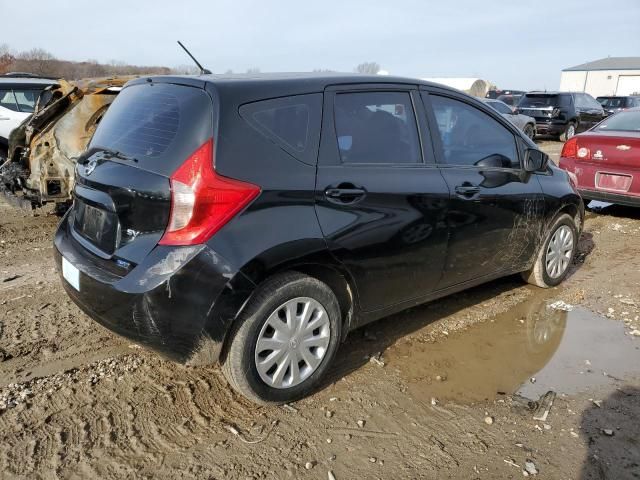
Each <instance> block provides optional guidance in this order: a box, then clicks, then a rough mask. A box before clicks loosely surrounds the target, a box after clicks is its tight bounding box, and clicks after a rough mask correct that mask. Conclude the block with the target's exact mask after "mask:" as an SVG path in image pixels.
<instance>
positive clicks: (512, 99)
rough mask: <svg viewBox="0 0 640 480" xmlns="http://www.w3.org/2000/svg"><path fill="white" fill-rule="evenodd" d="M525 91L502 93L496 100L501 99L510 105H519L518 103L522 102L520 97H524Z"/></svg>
mask: <svg viewBox="0 0 640 480" xmlns="http://www.w3.org/2000/svg"><path fill="white" fill-rule="evenodd" d="M522 95H524V93H518V94H509V95H500V96H499V97H498V98H496V100H500V101H501V102H504V103H506V104H507V105H509V106H510V107H517V106H518V103H520V99H521V98H522Z"/></svg>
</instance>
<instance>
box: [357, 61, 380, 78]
mask: <svg viewBox="0 0 640 480" xmlns="http://www.w3.org/2000/svg"><path fill="white" fill-rule="evenodd" d="M355 70H356V72H358V73H368V74H370V75H375V74H376V73H378V72H379V71H380V65H379V64H378V63H376V62H364V63H361V64H360V65H358V66H357V67H356V69H355Z"/></svg>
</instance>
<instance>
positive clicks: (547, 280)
mask: <svg viewBox="0 0 640 480" xmlns="http://www.w3.org/2000/svg"><path fill="white" fill-rule="evenodd" d="M577 232H578V229H577V228H576V223H575V221H574V219H573V218H571V216H570V215H568V214H566V213H563V214H561V215H559V216H558V217H556V219H555V220H554V221H553V223H552V225H551V228H550V229H549V233H548V235H547V237H546V239H545V241H544V243H543V244H542V245H541V247H540V250H539V251H538V255H537V257H536V260H535V263H534V264H533V267H532V268H531V269H530V270H528V271H526V272H523V273H522V277H523V278H524V279H525V280H526V281H527V282H529V283H531V284H533V285H537V286H538V287H542V288H549V287H555V286H556V285H559V284H560V283H561V282H562V281H563V280H564V279H565V277H566V276H567V273H568V272H569V266H570V265H571V261H572V260H573V256H574V255H575V252H576V248H577V245H578V233H577Z"/></svg>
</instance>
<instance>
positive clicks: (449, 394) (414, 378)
mask: <svg viewBox="0 0 640 480" xmlns="http://www.w3.org/2000/svg"><path fill="white" fill-rule="evenodd" d="M385 356H386V357H387V359H388V360H389V362H390V366H391V367H392V368H393V367H395V368H398V370H399V371H400V374H401V375H402V376H403V377H404V378H405V380H406V381H407V382H408V384H409V389H410V390H411V391H412V392H413V393H414V394H416V395H419V396H423V397H425V398H430V397H436V398H439V399H450V400H457V401H479V400H485V399H492V398H494V397H495V396H496V394H497V393H498V392H504V393H506V394H513V393H516V392H517V393H519V394H521V395H523V396H525V397H528V398H531V399H537V398H538V397H539V396H540V395H542V394H544V393H545V392H547V391H548V390H554V391H556V392H558V393H567V394H571V393H577V392H579V391H583V390H586V389H587V388H589V387H595V386H601V385H606V384H610V383H613V382H615V381H616V379H624V378H628V377H633V376H636V377H637V376H640V340H638V339H634V338H631V337H629V336H628V335H625V330H624V325H623V323H622V322H618V321H615V320H609V319H606V318H602V317H599V316H597V315H595V314H593V313H591V312H589V311H587V310H583V309H579V308H576V309H574V310H573V311H571V312H565V311H561V310H555V309H552V308H549V307H548V305H547V302H544V301H537V302H525V303H523V304H521V305H519V306H517V307H516V308H513V309H511V310H510V311H509V312H506V313H505V314H502V315H499V316H497V317H495V318H494V319H493V320H492V321H487V322H485V323H483V324H480V325H477V326H474V327H471V328H469V329H468V330H466V331H464V332H459V333H456V334H452V335H450V336H449V337H448V338H446V339H443V340H442V341H438V342H436V343H432V344H425V343H417V342H410V343H406V344H403V345H398V346H397V347H395V348H392V349H390V350H389V351H387V353H386V354H385ZM437 376H441V377H445V378H446V379H445V381H439V380H437V379H436V377H437ZM532 377H535V382H532V381H531V380H530V379H531V378H532Z"/></svg>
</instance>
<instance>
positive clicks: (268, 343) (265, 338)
mask: <svg viewBox="0 0 640 480" xmlns="http://www.w3.org/2000/svg"><path fill="white" fill-rule="evenodd" d="M431 142H433V144H432V143H431ZM73 197H74V203H73V207H72V208H71V209H70V210H69V211H68V213H67V215H66V216H65V217H64V219H63V220H62V222H61V223H60V225H59V227H58V230H57V232H56V234H55V240H54V242H55V248H54V256H55V261H56V265H57V268H58V270H59V272H60V274H61V277H62V279H63V280H62V281H63V285H64V288H65V290H66V291H67V293H68V294H69V296H70V297H71V298H72V299H73V301H74V302H76V303H77V304H78V305H79V306H80V307H81V308H82V309H83V310H84V311H85V312H86V313H87V314H88V315H90V316H91V317H93V318H94V319H95V320H97V321H98V322H100V323H101V324H103V325H104V326H106V327H108V328H110V329H112V330H113V331H115V332H116V333H119V334H122V335H124V336H126V337H129V338H132V339H135V341H136V342H139V343H141V344H144V345H146V346H148V347H150V348H152V349H155V350H157V351H158V352H160V353H162V354H163V355H164V356H166V357H168V358H170V359H173V360H176V361H180V362H188V363H190V364H202V363H211V362H215V361H220V362H221V363H222V365H223V371H224V373H225V375H226V377H227V378H228V379H229V382H230V384H231V386H232V387H233V388H235V389H236V390H237V391H238V392H240V393H241V394H243V395H245V396H246V397H248V398H250V399H251V400H254V401H256V402H260V403H283V402H288V401H291V400H293V399H296V398H300V397H301V396H304V395H306V394H307V393H309V392H310V391H311V390H312V389H313V388H314V387H315V386H317V385H318V382H319V381H320V380H321V378H322V376H323V375H324V374H325V373H326V372H327V370H328V369H329V368H330V364H331V361H332V360H333V358H334V355H335V353H336V350H337V348H338V345H339V344H340V343H341V342H342V341H343V340H344V339H345V337H346V335H347V333H348V332H349V331H351V330H353V329H355V328H357V327H359V326H362V325H364V324H366V323H369V322H371V321H373V320H376V319H379V318H382V317H385V316H387V315H390V314H392V313H394V312H398V311H401V310H403V309H406V308H408V307H412V306H415V305H418V304H421V303H423V302H426V301H430V300H432V299H435V298H438V297H441V296H444V295H448V294H451V293H454V292H458V291H461V290H463V289H466V288H469V287H471V286H474V285H478V284H480V283H483V282H486V281H489V280H491V279H494V278H498V277H502V276H505V275H510V274H513V273H518V272H520V273H522V274H523V276H524V278H525V279H526V280H527V281H529V282H531V283H533V284H535V285H538V286H540V287H551V286H555V285H558V284H559V283H560V282H561V281H562V280H563V279H564V278H565V276H566V274H567V271H568V268H569V265H570V264H571V260H572V258H573V255H574V252H575V250H576V245H577V240H578V237H579V232H580V229H581V225H582V218H583V214H584V210H583V205H582V200H581V198H580V196H579V195H578V193H577V192H576V191H575V189H574V188H573V187H572V185H571V183H570V182H569V179H568V176H567V174H566V173H565V172H564V171H562V170H560V169H558V168H557V167H555V166H554V165H553V163H550V162H549V158H548V157H547V155H545V154H544V153H543V152H542V151H540V150H539V149H538V148H537V146H536V145H535V144H534V143H533V142H532V141H531V140H530V139H529V138H527V137H526V136H524V135H523V134H522V133H521V132H520V130H518V129H517V128H516V127H515V125H513V124H512V123H511V122H509V121H507V120H506V119H505V118H504V117H502V116H501V115H499V114H498V113H497V112H495V111H494V110H492V109H491V108H489V107H488V106H487V105H485V104H484V103H482V102H481V101H479V100H478V99H476V98H474V97H470V96H469V95H466V94H464V93H462V92H460V91H457V90H455V89H452V88H448V87H444V86H438V85H436V84H433V83H428V82H422V81H419V80H414V79H404V78H396V77H388V76H385V77H381V76H376V75H371V76H367V75H358V76H354V75H338V74H335V75H322V74H280V75H250V76H237V75H235V76H220V75H216V76H207V75H201V76H197V77H188V76H167V77H146V78H140V79H139V80H134V81H131V82H129V83H127V85H126V86H125V87H124V88H123V89H122V91H121V92H120V94H119V95H118V96H117V98H116V99H115V100H114V102H113V104H112V105H111V106H110V107H109V110H108V111H107V113H106V114H105V116H104V118H103V119H102V121H101V122H100V123H99V124H98V127H97V129H96V131H95V134H94V136H93V138H92V140H91V142H90V143H89V145H88V148H87V150H86V152H84V153H83V154H82V155H81V157H80V158H79V159H78V164H77V167H76V184H75V188H74V195H73Z"/></svg>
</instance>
